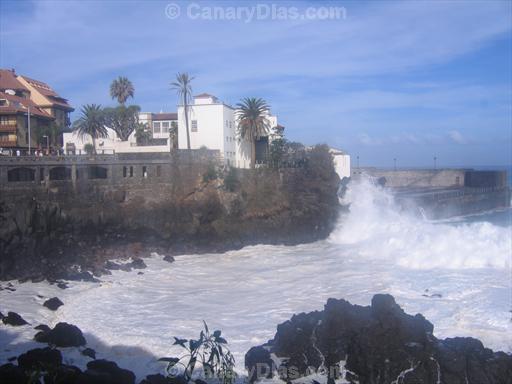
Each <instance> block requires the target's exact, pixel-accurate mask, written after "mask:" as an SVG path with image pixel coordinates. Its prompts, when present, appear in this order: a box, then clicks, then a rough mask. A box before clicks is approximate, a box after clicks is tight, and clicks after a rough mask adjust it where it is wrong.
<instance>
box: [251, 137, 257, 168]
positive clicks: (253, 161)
mask: <svg viewBox="0 0 512 384" xmlns="http://www.w3.org/2000/svg"><path fill="white" fill-rule="evenodd" d="M255 167H256V140H254V139H253V140H251V168H252V169H254V168H255Z"/></svg>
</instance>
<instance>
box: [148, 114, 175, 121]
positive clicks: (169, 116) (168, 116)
mask: <svg viewBox="0 0 512 384" xmlns="http://www.w3.org/2000/svg"><path fill="white" fill-rule="evenodd" d="M151 120H154V121H159V120H178V114H177V113H152V114H151Z"/></svg>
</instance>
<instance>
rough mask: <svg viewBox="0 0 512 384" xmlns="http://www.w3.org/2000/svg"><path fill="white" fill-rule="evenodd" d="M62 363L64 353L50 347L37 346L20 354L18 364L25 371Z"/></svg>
mask: <svg viewBox="0 0 512 384" xmlns="http://www.w3.org/2000/svg"><path fill="white" fill-rule="evenodd" d="M61 364H62V354H61V353H60V351H59V350H57V349H53V348H50V347H46V348H36V349H32V350H30V351H28V352H25V353H23V354H21V355H19V356H18V366H19V367H20V368H21V369H23V370H24V371H33V370H37V369H43V368H48V367H56V366H59V365H61Z"/></svg>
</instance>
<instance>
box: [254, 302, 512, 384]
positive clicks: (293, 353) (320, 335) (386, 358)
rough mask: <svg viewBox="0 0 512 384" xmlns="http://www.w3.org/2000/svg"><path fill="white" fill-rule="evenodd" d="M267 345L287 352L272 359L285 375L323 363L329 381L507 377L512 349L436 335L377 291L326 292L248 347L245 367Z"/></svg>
mask: <svg viewBox="0 0 512 384" xmlns="http://www.w3.org/2000/svg"><path fill="white" fill-rule="evenodd" d="M270 353H274V354H276V356H278V357H281V358H286V359H285V360H284V361H285V363H283V365H282V366H281V367H278V370H279V373H280V375H281V378H282V379H284V380H286V381H290V380H293V379H297V378H299V377H302V376H304V375H306V374H307V371H308V367H314V368H315V369H318V368H319V367H320V366H322V365H323V366H324V367H326V368H327V372H328V373H327V378H328V382H331V383H333V382H334V380H335V379H338V378H344V379H345V380H347V381H348V382H350V383H355V382H359V383H360V384H370V383H378V384H387V383H391V382H395V383H396V382H400V383H411V384H412V383H436V382H438V377H441V378H442V383H443V384H462V383H466V382H469V383H482V384H484V383H485V384H510V383H511V381H510V378H512V356H510V355H507V354H505V353H502V352H497V353H495V352H493V351H491V350H490V349H487V348H485V347H484V346H483V345H482V343H481V342H480V341H478V340H476V339H471V338H454V339H446V340H438V339H436V338H435V337H434V336H433V325H432V324H431V323H430V322H428V321H427V320H426V319H425V318H424V317H423V316H422V315H420V314H417V315H415V316H411V315H408V314H406V313H405V312H404V311H403V310H402V309H401V308H400V307H399V306H398V305H397V304H396V302H395V300H394V298H393V297H392V296H390V295H375V296H374V297H373V299H372V305H371V306H370V307H361V306H358V305H352V304H350V303H349V302H347V301H345V300H335V299H329V300H328V301H327V304H326V305H325V307H324V310H323V311H322V312H311V313H309V314H304V313H302V314H299V315H294V316H293V317H292V319H291V320H289V321H287V322H285V323H283V324H280V325H279V326H278V327H277V333H276V335H275V337H274V339H273V340H271V341H270V342H269V343H267V344H266V345H264V348H262V347H255V348H251V350H250V351H249V352H248V353H247V355H246V367H247V368H248V369H249V370H250V369H253V368H254V367H255V366H257V365H258V364H263V365H268V364H271V361H270ZM340 361H345V362H346V363H345V369H346V371H345V372H341V371H340V370H339V366H338V363H339V362H340ZM292 373H293V374H292ZM249 375H250V379H251V380H254V377H253V376H252V375H251V372H250V371H249ZM265 377H266V376H265ZM258 378H262V377H261V376H259V377H258Z"/></svg>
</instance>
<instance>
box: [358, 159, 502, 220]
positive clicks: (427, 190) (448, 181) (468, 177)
mask: <svg viewBox="0 0 512 384" xmlns="http://www.w3.org/2000/svg"><path fill="white" fill-rule="evenodd" d="M362 175H367V176H370V177H371V178H373V179H374V180H375V182H377V183H378V184H380V185H381V186H383V187H385V188H389V189H390V190H391V191H392V193H393V194H394V195H395V197H396V200H397V202H398V203H399V204H400V205H401V207H402V208H403V209H404V210H407V211H411V212H413V213H415V214H417V215H418V216H423V217H426V218H428V219H444V218H449V217H453V216H463V215H469V214H474V213H479V212H484V211H489V210H493V209H499V208H504V207H509V206H510V198H511V191H510V188H509V186H508V185H507V172H506V171H476V170H473V169H439V170H428V169H427V170H386V169H377V168H361V169H358V170H355V171H354V172H353V178H355V179H357V178H358V177H362Z"/></svg>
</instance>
